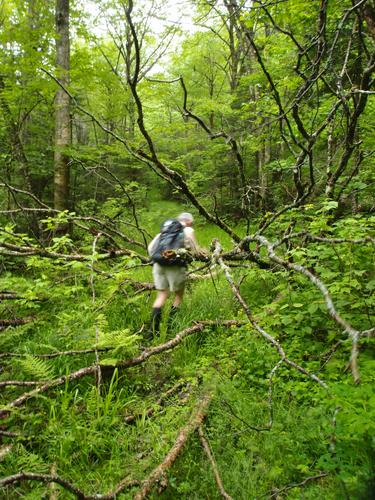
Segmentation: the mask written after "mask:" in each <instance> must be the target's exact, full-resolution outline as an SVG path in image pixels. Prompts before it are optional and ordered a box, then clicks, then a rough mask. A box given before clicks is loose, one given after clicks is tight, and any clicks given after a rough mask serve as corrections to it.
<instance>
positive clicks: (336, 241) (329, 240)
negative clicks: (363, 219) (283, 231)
mask: <svg viewBox="0 0 375 500" xmlns="http://www.w3.org/2000/svg"><path fill="white" fill-rule="evenodd" d="M295 238H304V239H305V240H306V241H307V242H308V241H318V242H320V243H329V244H332V245H337V244H341V243H352V244H354V245H359V244H365V243H371V244H372V245H375V239H374V238H372V237H371V236H366V237H365V238H358V239H356V240H351V239H348V238H324V237H321V236H316V235H315V234H310V233H308V232H306V231H300V232H298V233H289V234H288V235H286V236H284V237H283V238H281V239H280V240H278V241H276V242H275V243H274V244H273V247H274V248H276V247H278V246H280V245H282V244H283V243H285V242H286V241H288V240H292V239H295Z"/></svg>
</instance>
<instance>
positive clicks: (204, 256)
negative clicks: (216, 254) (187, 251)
mask: <svg viewBox="0 0 375 500" xmlns="http://www.w3.org/2000/svg"><path fill="white" fill-rule="evenodd" d="M197 255H198V257H200V258H201V259H208V258H209V256H210V253H209V252H208V251H207V250H205V249H204V248H201V249H200V250H199V252H198V254H197Z"/></svg>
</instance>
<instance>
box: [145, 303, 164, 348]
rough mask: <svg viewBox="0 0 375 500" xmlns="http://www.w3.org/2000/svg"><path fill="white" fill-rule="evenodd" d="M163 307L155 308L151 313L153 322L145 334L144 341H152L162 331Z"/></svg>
mask: <svg viewBox="0 0 375 500" xmlns="http://www.w3.org/2000/svg"><path fill="white" fill-rule="evenodd" d="M160 322H161V307H154V308H153V309H152V313H151V320H150V324H149V327H148V329H147V330H146V332H145V333H144V339H145V340H147V341H151V340H152V339H153V338H154V335H155V334H157V333H159V331H160Z"/></svg>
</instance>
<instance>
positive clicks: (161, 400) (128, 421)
mask: <svg viewBox="0 0 375 500" xmlns="http://www.w3.org/2000/svg"><path fill="white" fill-rule="evenodd" d="M187 385H188V382H178V383H177V384H175V385H174V386H173V387H171V388H170V389H168V391H166V392H165V393H164V394H162V395H161V396H160V397H159V399H158V400H157V401H156V402H155V404H154V406H152V407H150V408H148V409H147V410H146V411H145V412H140V413H135V414H133V415H127V416H126V417H125V419H124V422H125V423H126V424H133V423H134V422H135V421H136V420H137V419H138V418H142V417H143V416H146V417H148V418H149V417H151V416H152V415H153V414H154V413H155V411H156V406H164V404H165V401H166V400H167V399H168V398H169V397H170V396H172V395H173V394H175V393H176V392H177V391H179V390H180V389H182V388H183V387H186V386H187Z"/></svg>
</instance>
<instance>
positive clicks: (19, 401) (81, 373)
mask: <svg viewBox="0 0 375 500" xmlns="http://www.w3.org/2000/svg"><path fill="white" fill-rule="evenodd" d="M243 324H244V323H243V322H242V321H236V320H224V321H200V322H199V323H197V324H196V325H194V326H191V327H189V328H185V330H182V331H181V332H179V333H177V335H176V336H175V337H174V338H173V339H171V340H169V341H168V342H165V343H164V344H159V345H157V346H155V347H150V348H148V349H145V350H144V351H143V352H142V353H141V354H140V355H139V356H136V357H134V358H131V359H127V360H123V361H118V362H117V363H116V364H115V366H113V368H116V367H118V368H130V367H132V366H137V365H140V364H142V363H144V362H145V361H146V360H147V359H148V358H150V357H151V356H155V355H156V354H160V353H161V352H164V351H169V350H170V349H173V348H174V347H176V346H177V345H178V344H180V343H181V342H182V340H183V339H184V338H185V337H187V336H189V335H192V334H194V333H197V332H201V331H203V330H204V328H205V327H207V326H211V327H214V326H224V327H231V326H236V327H240V326H242V325H243ZM99 366H100V368H101V369H102V370H103V371H104V370H105V369H108V368H109V367H108V365H99ZM97 370H98V367H97V365H96V364H95V365H91V366H86V367H84V368H80V369H79V370H77V371H75V372H73V373H70V374H69V375H63V376H62V377H59V378H57V379H54V380H50V381H48V382H45V383H43V385H41V386H39V387H37V388H36V389H33V390H32V391H30V392H26V393H24V394H21V395H20V396H19V397H18V398H16V399H14V400H13V401H11V402H9V403H7V405H6V407H5V408H3V409H0V417H1V416H3V415H7V414H8V413H9V412H10V411H11V410H12V409H13V408H18V407H20V406H22V405H23V404H24V403H25V402H26V401H28V400H29V399H31V398H33V397H35V396H38V395H39V394H43V393H44V392H47V391H49V390H50V389H52V388H54V387H57V386H59V385H62V384H65V383H66V382H71V381H73V380H77V379H79V378H82V377H85V376H87V375H90V376H93V375H96V373H97Z"/></svg>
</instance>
